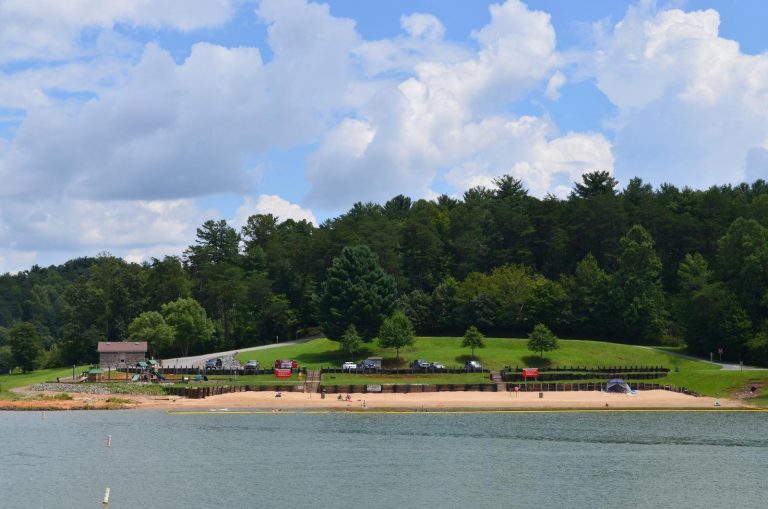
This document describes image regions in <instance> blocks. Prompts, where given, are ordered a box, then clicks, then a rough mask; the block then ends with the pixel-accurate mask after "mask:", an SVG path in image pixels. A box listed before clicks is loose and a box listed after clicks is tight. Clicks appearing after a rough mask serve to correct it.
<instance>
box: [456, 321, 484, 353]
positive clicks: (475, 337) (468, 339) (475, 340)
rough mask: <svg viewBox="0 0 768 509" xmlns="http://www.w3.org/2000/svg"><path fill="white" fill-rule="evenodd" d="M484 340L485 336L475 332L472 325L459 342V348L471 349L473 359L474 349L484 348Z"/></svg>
mask: <svg viewBox="0 0 768 509" xmlns="http://www.w3.org/2000/svg"><path fill="white" fill-rule="evenodd" d="M484 339H485V336H483V333H482V332H480V331H479V330H477V327H475V326H474V325H473V326H471V327H470V328H469V329H467V331H466V332H465V333H464V338H462V340H461V346H462V348H471V349H472V358H473V359H474V358H475V348H485V342H484V341H483V340H484Z"/></svg>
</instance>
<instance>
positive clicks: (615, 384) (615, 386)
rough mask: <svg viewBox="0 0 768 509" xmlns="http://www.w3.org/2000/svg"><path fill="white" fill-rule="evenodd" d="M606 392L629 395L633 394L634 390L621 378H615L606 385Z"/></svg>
mask: <svg viewBox="0 0 768 509" xmlns="http://www.w3.org/2000/svg"><path fill="white" fill-rule="evenodd" d="M605 392H619V393H624V394H628V393H631V392H632V388H631V387H630V386H629V384H628V383H627V382H625V381H624V380H622V379H621V378H613V379H611V380H608V383H607V384H605Z"/></svg>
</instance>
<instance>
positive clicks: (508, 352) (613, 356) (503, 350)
mask: <svg viewBox="0 0 768 509" xmlns="http://www.w3.org/2000/svg"><path fill="white" fill-rule="evenodd" d="M485 344H486V347H485V348H482V349H477V350H475V355H476V357H477V359H478V360H479V361H480V362H481V363H482V364H483V367H486V368H489V369H494V370H498V369H502V368H504V366H513V367H514V366H520V367H523V366H525V367H546V366H558V365H560V366H563V365H568V366H585V367H590V366H640V365H643V366H648V365H650V366H666V367H668V368H670V369H673V368H674V367H675V366H682V365H686V364H687V363H690V362H696V361H689V360H686V359H682V358H679V357H674V356H672V355H669V354H667V353H664V352H661V351H657V350H653V349H649V348H641V347H636V346H629V345H619V344H614V343H602V342H599V341H580V340H561V341H560V349H558V350H555V351H554V352H549V353H547V354H545V355H544V357H543V358H541V357H540V356H539V355H538V354H534V353H533V352H531V351H529V350H528V348H527V340H525V339H506V338H504V339H502V338H488V339H486V340H485ZM371 355H375V356H380V357H383V358H384V366H385V367H406V366H408V365H409V364H410V362H411V361H413V360H415V359H426V360H428V361H430V362H442V363H443V364H445V365H446V366H448V367H451V366H463V365H464V362H465V361H467V360H469V359H471V358H472V356H471V355H470V350H469V349H468V348H462V347H461V338H454V337H421V338H417V340H416V344H415V345H414V346H412V347H408V348H403V349H401V350H400V359H399V360H398V359H397V358H396V357H395V351H394V350H392V349H382V348H379V347H378V345H376V344H375V343H368V344H367V345H366V349H365V350H364V351H362V352H360V353H357V354H356V355H354V356H352V355H349V354H347V353H345V352H342V351H340V350H339V344H338V343H337V342H335V341H331V340H328V339H315V340H313V341H309V342H307V343H302V344H299V345H290V346H286V347H279V348H274V349H270V350H262V351H255V352H244V353H241V354H240V355H238V359H239V360H240V361H241V362H246V361H247V360H250V359H257V360H258V361H259V363H260V364H261V365H262V366H270V365H272V362H273V361H274V360H275V359H296V360H297V361H299V363H300V364H301V365H302V366H304V367H307V368H321V367H334V366H335V367H340V366H341V364H342V363H343V362H344V361H355V360H360V359H363V358H365V357H368V356H371Z"/></svg>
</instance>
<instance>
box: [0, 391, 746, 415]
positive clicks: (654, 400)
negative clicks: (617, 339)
mask: <svg viewBox="0 0 768 509" xmlns="http://www.w3.org/2000/svg"><path fill="white" fill-rule="evenodd" d="M344 396H345V397H346V394H345V395H344ZM110 398H111V399H113V402H112V403H110V402H109V401H108V400H109V399H110ZM125 399H127V400H130V403H126V402H125V401H124V400H125ZM716 402H719V406H718V405H716ZM80 408H90V409H100V408H136V409H159V410H180V411H184V410H222V409H231V410H237V409H241V410H242V409H255V410H275V411H278V410H280V411H282V410H334V411H339V410H340V411H345V410H350V411H352V410H353V411H369V410H370V411H375V410H390V409H391V410H400V411H409V410H410V411H422V410H432V411H439V410H458V409H467V410H529V409H535V410H545V409H552V410H557V409H593V410H597V409H603V410H605V409H714V408H724V409H729V408H730V409H737V408H751V407H750V406H749V405H747V404H746V403H744V402H743V401H741V400H734V399H718V400H716V399H715V398H709V397H694V396H688V395H685V394H679V393H675V392H669V391H663V390H655V391H639V392H638V393H637V394H636V395H626V394H608V393H602V392H586V391H584V392H544V393H543V397H539V393H538V392H528V393H525V392H521V393H519V394H517V395H515V394H514V393H497V392H431V393H410V394H375V393H374V394H371V393H368V394H351V395H350V400H349V401H347V400H346V399H344V400H341V401H340V400H338V399H337V395H335V394H334V395H330V394H329V395H327V396H326V398H324V399H323V398H321V397H320V394H303V393H294V392H284V393H282V394H281V397H275V393H274V392H238V393H231V394H222V395H219V396H211V397H208V398H205V399H185V398H180V397H170V396H163V397H159V396H140V397H139V396H129V397H126V398H124V399H123V400H122V401H120V402H119V403H118V404H115V403H114V397H110V396H95V395H85V394H83V395H77V394H76V395H73V399H72V400H50V399H43V400H40V399H31V400H17V401H9V402H0V409H9V410H12V409H16V410H42V409H50V410H72V409H80Z"/></svg>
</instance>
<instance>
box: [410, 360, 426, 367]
mask: <svg viewBox="0 0 768 509" xmlns="http://www.w3.org/2000/svg"><path fill="white" fill-rule="evenodd" d="M429 366H430V364H429V362H427V361H425V360H424V359H416V360H415V361H413V362H412V363H411V369H427V368H428V367H429Z"/></svg>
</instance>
